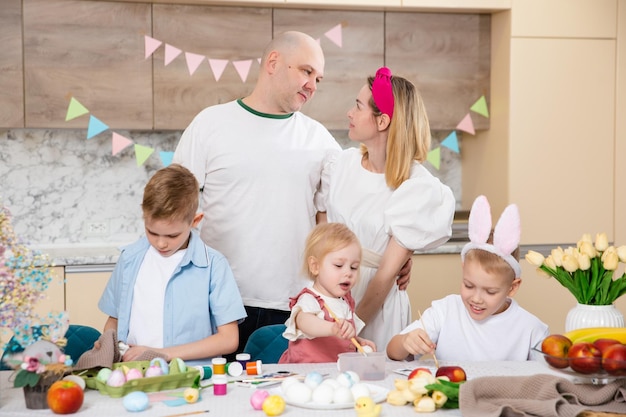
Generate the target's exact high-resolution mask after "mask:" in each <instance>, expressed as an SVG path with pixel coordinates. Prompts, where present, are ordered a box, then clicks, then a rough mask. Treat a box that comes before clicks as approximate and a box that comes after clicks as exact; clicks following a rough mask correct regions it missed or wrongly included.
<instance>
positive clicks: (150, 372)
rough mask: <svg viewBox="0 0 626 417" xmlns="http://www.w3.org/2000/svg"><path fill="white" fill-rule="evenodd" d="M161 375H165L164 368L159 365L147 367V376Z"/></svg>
mask: <svg viewBox="0 0 626 417" xmlns="http://www.w3.org/2000/svg"><path fill="white" fill-rule="evenodd" d="M160 375H163V368H161V366H159V365H150V366H148V369H146V378H148V377H151V376H160Z"/></svg>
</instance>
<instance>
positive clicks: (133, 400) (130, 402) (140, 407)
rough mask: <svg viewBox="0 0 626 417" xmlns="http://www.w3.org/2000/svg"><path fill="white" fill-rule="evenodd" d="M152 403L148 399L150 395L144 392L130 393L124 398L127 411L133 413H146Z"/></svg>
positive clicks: (123, 402)
mask: <svg viewBox="0 0 626 417" xmlns="http://www.w3.org/2000/svg"><path fill="white" fill-rule="evenodd" d="M149 403H150V399H149V398H148V394H146V393H145V392H143V391H134V392H131V393H128V394H126V395H125V396H124V398H122V405H124V408H125V409H126V411H130V412H133V413H136V412H139V411H144V410H145V409H146V408H148V404H149Z"/></svg>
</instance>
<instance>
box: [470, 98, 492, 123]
mask: <svg viewBox="0 0 626 417" xmlns="http://www.w3.org/2000/svg"><path fill="white" fill-rule="evenodd" d="M470 110H471V111H473V112H474V113H478V114H480V115H481V116H485V117H487V118H488V117H489V110H487V100H486V99H485V96H480V98H479V99H478V100H476V103H474V104H472V107H470Z"/></svg>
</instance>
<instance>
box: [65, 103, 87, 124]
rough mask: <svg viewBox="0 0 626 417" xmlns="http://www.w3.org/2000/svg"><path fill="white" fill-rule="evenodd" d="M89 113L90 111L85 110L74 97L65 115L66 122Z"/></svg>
mask: <svg viewBox="0 0 626 417" xmlns="http://www.w3.org/2000/svg"><path fill="white" fill-rule="evenodd" d="M87 113H89V110H87V109H86V108H85V106H83V105H82V104H80V102H79V101H78V100H76V99H75V98H74V97H72V99H71V100H70V105H69V106H68V107H67V114H66V115H65V121H66V122H67V121H68V120H72V119H75V118H77V117H78V116H82V115H83V114H87Z"/></svg>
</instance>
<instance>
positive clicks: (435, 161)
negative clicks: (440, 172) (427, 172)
mask: <svg viewBox="0 0 626 417" xmlns="http://www.w3.org/2000/svg"><path fill="white" fill-rule="evenodd" d="M426 160H427V161H428V162H430V163H431V165H432V166H434V167H435V169H439V165H440V162H441V147H438V148H436V149H433V150H432V151H430V152H428V156H427V157H426Z"/></svg>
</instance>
